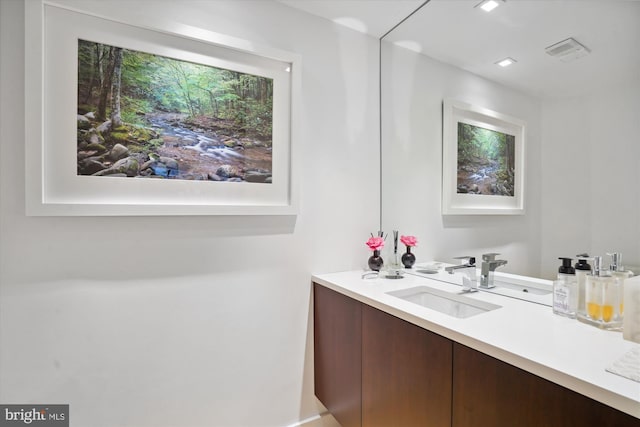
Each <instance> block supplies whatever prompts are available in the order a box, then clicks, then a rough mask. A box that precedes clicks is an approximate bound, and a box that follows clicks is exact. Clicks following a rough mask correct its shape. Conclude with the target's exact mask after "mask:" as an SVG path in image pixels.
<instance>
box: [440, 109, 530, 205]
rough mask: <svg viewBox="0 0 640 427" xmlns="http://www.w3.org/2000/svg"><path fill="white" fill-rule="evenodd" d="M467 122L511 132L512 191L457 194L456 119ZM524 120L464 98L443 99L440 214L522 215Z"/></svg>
mask: <svg viewBox="0 0 640 427" xmlns="http://www.w3.org/2000/svg"><path fill="white" fill-rule="evenodd" d="M459 122H462V123H467V124H470V125H474V126H479V127H483V128H486V129H490V130H494V131H497V132H503V133H507V134H510V135H514V136H515V173H514V180H515V183H514V184H515V185H514V195H513V196H495V195H486V194H459V193H458V192H457V183H458V177H457V172H458V123H459ZM525 128H526V123H525V122H524V121H523V120H520V119H518V118H515V117H512V116H509V115H506V114H502V113H498V112H496V111H492V110H489V109H487V108H482V107H476V106H473V105H470V104H467V103H464V102H460V101H456V100H451V99H445V100H444V102H443V129H442V214H443V215H523V214H524V213H525V209H524V189H525V185H524V172H525V171H524V168H525V156H524V150H525V141H524V139H525Z"/></svg>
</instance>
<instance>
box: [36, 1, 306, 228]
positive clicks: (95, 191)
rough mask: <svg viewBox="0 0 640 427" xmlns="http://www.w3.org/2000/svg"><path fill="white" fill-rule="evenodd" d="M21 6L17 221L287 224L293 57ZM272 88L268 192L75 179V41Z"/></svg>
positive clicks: (296, 71) (292, 205)
mask: <svg viewBox="0 0 640 427" xmlns="http://www.w3.org/2000/svg"><path fill="white" fill-rule="evenodd" d="M124 16H125V14H122V16H118V17H117V19H116V18H111V17H108V18H105V17H102V16H95V15H93V14H91V13H88V12H86V11H78V10H77V9H70V8H66V7H64V6H61V5H59V4H57V3H54V2H50V1H48V0H33V1H28V2H25V24H26V26H25V46H26V52H25V83H26V84H25V116H26V123H25V157H26V177H25V180H26V188H25V190H26V194H25V196H26V213H27V215H31V216H67V215H75V216H121V215H126V216H131V215H295V214H296V213H297V209H298V189H297V186H298V180H297V179H296V177H297V168H296V164H297V161H296V157H297V155H298V152H297V150H294V146H293V141H294V140H296V135H297V133H298V130H297V125H296V117H295V112H296V111H298V110H299V109H298V108H296V105H297V104H298V102H299V99H298V97H299V93H300V71H301V60H300V57H299V55H297V54H293V53H290V52H285V51H282V50H279V49H274V48H271V47H266V46H257V45H256V44H255V43H252V42H249V41H245V40H241V39H237V38H234V37H230V36H226V35H222V34H218V33H214V32H211V31H208V30H205V29H202V28H196V27H190V26H186V25H184V24H178V23H175V24H174V25H171V28H158V24H157V23H141V22H128V20H127V19H128V18H125V17H124ZM78 38H83V39H86V40H93V41H96V42H100V43H104V44H110V45H116V46H120V47H124V48H129V49H133V50H139V51H144V52H149V53H153V54H157V55H163V56H168V57H172V58H175V59H179V60H185V61H192V62H197V63H202V64H205V65H211V66H217V67H220V68H227V69H233V70H236V71H240V72H244V73H250V74H255V75H261V76H265V77H269V78H273V80H274V110H273V171H272V172H273V183H272V184H256V183H246V182H239V183H234V182H212V181H187V180H153V179H132V178H112V177H107V178H105V177H101V178H95V177H89V176H78V175H77V172H76V168H75V161H76V156H75V154H74V153H75V150H76V148H75V145H76V137H75V133H76V122H75V116H76V102H77V99H76V90H77V39H78Z"/></svg>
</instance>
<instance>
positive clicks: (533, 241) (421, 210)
mask: <svg viewBox="0 0 640 427" xmlns="http://www.w3.org/2000/svg"><path fill="white" fill-rule="evenodd" d="M382 58H383V59H382V70H381V73H382V95H381V96H382V104H383V112H382V117H383V119H382V139H383V144H382V146H383V149H382V163H383V166H382V200H383V209H382V210H383V214H382V223H383V228H384V229H388V230H390V229H398V230H399V231H400V233H401V234H413V235H415V236H416V237H417V238H418V240H419V244H418V247H417V248H416V249H415V251H414V252H415V253H416V256H417V260H418V262H420V261H422V262H426V261H430V260H440V261H447V262H452V258H453V257H456V256H462V255H471V256H476V257H477V259H479V258H480V255H481V254H482V253H486V252H498V253H501V254H502V256H501V258H504V259H506V260H508V262H509V263H508V264H507V265H506V266H504V267H501V271H505V272H517V273H519V274H526V275H533V276H537V275H538V273H539V267H540V210H541V207H540V189H541V184H540V174H541V172H542V168H541V165H540V160H541V149H540V102H539V101H537V100H536V99H534V98H532V97H529V96H527V95H524V94H522V93H519V92H516V91H514V90H511V89H508V88H506V87H504V86H501V85H499V84H496V83H493V82H491V81H488V80H486V79H483V78H481V77H479V76H477V75H475V74H471V73H469V72H466V71H463V70H461V69H459V68H456V67H454V66H451V65H448V64H444V63H442V62H439V61H436V60H433V59H431V58H429V57H427V56H424V55H421V54H418V53H415V52H412V51H410V50H407V49H403V48H399V47H394V46H393V45H391V44H389V43H383V51H382ZM390 82H391V83H390ZM445 98H452V99H456V100H459V101H463V102H467V103H469V104H472V105H476V106H481V107H484V108H488V109H491V110H494V111H498V112H501V113H504V114H508V115H510V116H514V117H518V118H520V119H522V120H525V121H526V122H527V127H526V135H525V162H526V168H525V209H526V214H525V215H519V216H490V215H462V216H443V215H442V214H441V194H442V189H441V182H442V180H441V177H442V100H443V99H445Z"/></svg>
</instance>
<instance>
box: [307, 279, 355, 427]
mask: <svg viewBox="0 0 640 427" xmlns="http://www.w3.org/2000/svg"><path fill="white" fill-rule="evenodd" d="M313 296H314V311H313V313H314V315H313V321H314V358H315V361H314V363H315V367H314V379H315V393H316V396H317V397H318V399H320V401H321V402H322V403H323V404H324V406H325V407H326V408H327V409H328V410H329V412H331V414H333V416H334V417H335V419H336V420H338V422H339V423H340V424H341V425H342V427H360V426H361V425H362V422H361V419H362V418H361V398H362V393H361V390H362V389H361V386H362V384H361V382H362V381H361V379H362V376H361V363H362V359H361V358H362V305H361V303H360V302H358V301H356V300H354V299H351V298H349V297H347V296H344V295H342V294H340V293H338V292H335V291H333V290H331V289H328V288H325V287H324V286H320V285H318V284H315V283H314V286H313Z"/></svg>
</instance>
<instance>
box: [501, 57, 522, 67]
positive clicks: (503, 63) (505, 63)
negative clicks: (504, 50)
mask: <svg viewBox="0 0 640 427" xmlns="http://www.w3.org/2000/svg"><path fill="white" fill-rule="evenodd" d="M516 62H518V61H516V60H515V59H513V58H504V59H501V60H500V61H498V62H496V64H497V65H499V66H501V67H508V66H509V65H511V64H515V63H516Z"/></svg>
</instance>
